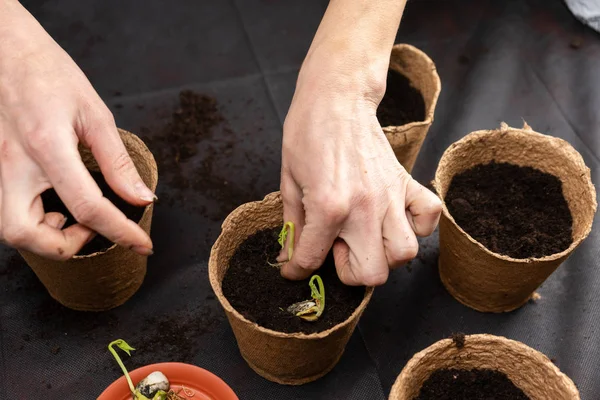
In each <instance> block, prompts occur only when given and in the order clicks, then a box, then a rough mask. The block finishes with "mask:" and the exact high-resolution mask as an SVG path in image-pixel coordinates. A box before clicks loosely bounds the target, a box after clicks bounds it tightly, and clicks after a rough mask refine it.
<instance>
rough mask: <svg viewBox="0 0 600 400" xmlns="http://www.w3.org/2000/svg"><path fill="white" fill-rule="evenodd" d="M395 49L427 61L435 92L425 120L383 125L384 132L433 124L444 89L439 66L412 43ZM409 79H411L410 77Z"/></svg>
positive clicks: (398, 131) (402, 130) (427, 108)
mask: <svg viewBox="0 0 600 400" xmlns="http://www.w3.org/2000/svg"><path fill="white" fill-rule="evenodd" d="M393 49H394V50H400V51H403V52H406V53H409V54H410V55H411V56H412V57H414V58H421V59H423V60H424V61H425V64H427V66H429V67H430V68H431V70H430V72H429V75H430V76H431V79H432V80H433V81H434V85H435V92H434V93H433V96H432V97H431V104H429V106H428V107H426V109H425V119H424V120H423V121H414V122H410V123H408V124H404V125H386V126H382V127H381V128H382V129H383V130H384V132H386V131H388V130H393V132H395V133H402V132H404V131H408V130H409V129H412V128H414V127H420V126H428V125H431V124H432V123H433V116H434V114H435V107H436V105H437V101H438V98H439V96H440V92H441V90H442V81H441V80H440V76H439V74H438V73H437V68H436V66H435V63H434V62H433V60H432V59H431V58H430V57H429V56H428V55H427V54H426V53H425V52H424V51H423V50H420V49H418V48H416V47H415V46H413V45H410V44H407V43H398V44H395V45H394V47H393ZM388 69H389V68H388ZM409 81H411V80H410V79H409ZM411 84H412V81H411ZM419 92H420V93H421V91H419ZM421 95H423V93H421ZM423 101H424V102H425V103H427V99H425V98H423Z"/></svg>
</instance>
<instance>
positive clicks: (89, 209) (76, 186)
mask: <svg viewBox="0 0 600 400" xmlns="http://www.w3.org/2000/svg"><path fill="white" fill-rule="evenodd" d="M32 152H33V153H34V156H35V158H36V160H37V161H38V163H39V164H40V166H41V167H42V168H43V169H44V171H45V173H46V175H47V176H48V178H49V180H50V182H51V184H52V186H53V187H54V189H55V190H56V192H57V194H58V195H59V197H60V198H61V200H62V201H63V203H64V204H65V206H66V207H67V209H68V210H69V211H70V212H71V214H72V215H73V217H74V218H75V220H76V221H77V222H79V223H80V224H82V225H84V226H86V227H88V228H90V229H92V230H94V231H96V232H98V233H100V234H101V235H103V236H105V237H106V238H108V239H109V240H110V241H112V242H113V243H117V244H118V245H120V246H123V247H126V248H130V249H132V250H133V251H135V252H137V253H138V254H141V255H150V254H152V253H153V252H152V241H151V240H150V237H149V236H148V235H147V234H146V232H144V230H143V229H142V228H140V227H139V226H138V225H137V224H136V223H135V222H133V221H131V220H129V219H127V217H126V216H125V215H124V214H123V213H122V212H121V211H120V210H119V209H117V208H116V207H115V206H114V205H113V204H112V203H111V202H110V201H109V200H108V199H106V198H105V197H103V196H102V192H101V191H100V189H99V188H98V185H97V184H96V182H95V181H94V180H93V178H92V177H91V175H90V173H89V172H88V170H87V169H86V168H85V166H84V165H83V162H82V161H81V157H80V156H79V152H78V151H77V146H76V144H75V143H74V142H73V141H71V142H68V143H67V142H65V141H57V140H55V139H48V138H46V135H43V134H42V135H40V137H38V142H37V143H36V145H35V146H34V147H33V148H32Z"/></svg>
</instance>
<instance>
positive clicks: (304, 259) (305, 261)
mask: <svg viewBox="0 0 600 400" xmlns="http://www.w3.org/2000/svg"><path fill="white" fill-rule="evenodd" d="M294 261H295V263H296V265H297V266H298V267H300V268H302V269H303V270H306V271H314V270H316V269H318V268H319V267H320V266H321V264H322V263H321V261H320V260H319V259H318V258H316V257H311V256H304V255H299V256H297V257H296V259H295V260H294Z"/></svg>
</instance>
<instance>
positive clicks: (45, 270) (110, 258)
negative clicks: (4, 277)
mask: <svg viewBox="0 0 600 400" xmlns="http://www.w3.org/2000/svg"><path fill="white" fill-rule="evenodd" d="M119 134H120V135H121V139H122V140H123V143H124V144H125V148H126V149H127V152H128V153H129V155H130V156H131V159H132V160H133V163H134V165H135V167H136V168H137V170H138V172H139V173H140V176H141V177H142V180H143V181H144V183H145V184H146V185H147V186H148V187H149V188H150V189H151V190H152V191H155V190H156V184H157V183H158V170H157V168H156V162H155V160H154V157H153V156H152V153H151V152H150V150H148V148H147V147H146V145H145V144H144V142H142V140H141V139H140V138H138V137H137V136H136V135H134V134H132V133H130V132H127V131H124V130H121V129H119ZM80 154H81V158H82V160H83V162H84V164H85V166H86V167H87V168H88V169H89V170H92V171H98V170H99V167H98V164H97V163H96V160H95V159H94V157H93V155H92V154H91V152H90V151H89V150H87V149H84V148H81V147H80ZM153 206H154V204H150V205H148V206H147V207H146V208H145V210H144V213H143V215H142V217H141V219H140V221H139V225H140V226H141V227H142V229H144V231H146V232H147V233H148V234H150V225H151V222H152V210H153ZM19 252H20V253H21V255H22V256H23V258H24V259H25V261H26V262H27V264H28V265H29V266H30V267H31V269H33V271H34V272H35V274H36V275H37V277H38V278H39V279H40V280H41V281H42V283H43V284H44V286H45V287H46V289H47V290H48V292H49V293H50V296H52V297H53V298H54V299H56V300H57V301H58V302H59V303H61V304H62V305H64V306H65V307H68V308H71V309H74V310H80V311H104V310H108V309H111V308H114V307H117V306H120V305H122V304H123V303H125V302H126V301H127V300H128V299H129V298H130V297H131V296H133V295H134V294H135V292H137V290H138V289H139V287H140V286H141V285H142V282H143V280H144V277H145V275H146V263H147V257H145V256H141V255H139V254H136V253H134V252H133V251H131V250H129V249H126V248H123V247H121V246H117V245H116V244H115V245H113V246H112V247H110V248H109V249H107V250H106V251H101V252H97V253H93V254H89V255H76V256H74V257H72V258H71V259H69V260H67V261H54V260H49V259H46V258H43V257H40V256H38V255H37V254H33V253H31V252H28V251H23V250H19Z"/></svg>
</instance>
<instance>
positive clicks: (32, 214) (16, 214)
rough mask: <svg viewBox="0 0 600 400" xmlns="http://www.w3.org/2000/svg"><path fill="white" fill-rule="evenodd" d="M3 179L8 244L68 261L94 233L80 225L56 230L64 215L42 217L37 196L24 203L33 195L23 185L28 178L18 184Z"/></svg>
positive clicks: (4, 219) (4, 233) (26, 185)
mask: <svg viewBox="0 0 600 400" xmlns="http://www.w3.org/2000/svg"><path fill="white" fill-rule="evenodd" d="M24 175H26V174H24ZM3 178H4V182H6V186H5V189H6V190H5V191H4V192H3V198H2V221H3V223H4V226H3V237H4V240H5V241H6V242H7V243H8V244H9V245H11V246H13V247H16V248H19V249H24V250H28V251H30V252H32V253H35V254H39V255H41V256H42V257H46V258H49V259H53V260H67V259H69V258H71V257H73V255H75V254H76V253H77V252H78V251H79V249H81V247H82V246H83V245H84V244H85V243H86V241H87V240H88V239H89V237H90V236H91V235H92V234H93V232H92V231H90V230H89V229H87V228H85V227H83V226H81V225H73V226H71V227H69V228H67V229H65V230H62V231H61V230H60V229H57V226H60V225H61V223H63V222H64V216H62V215H61V214H60V213H48V214H44V210H43V206H42V201H41V199H40V198H39V196H38V197H36V198H35V199H34V200H29V201H28V200H27V198H31V197H33V196H35V195H34V194H32V193H31V192H30V191H29V189H30V188H31V187H32V185H31V184H28V182H26V181H27V180H28V179H27V178H28V177H23V179H22V180H21V181H14V180H10V179H8V180H7V179H6V175H3ZM30 182H31V181H30ZM50 224H52V225H54V226H52V225H50Z"/></svg>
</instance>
